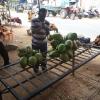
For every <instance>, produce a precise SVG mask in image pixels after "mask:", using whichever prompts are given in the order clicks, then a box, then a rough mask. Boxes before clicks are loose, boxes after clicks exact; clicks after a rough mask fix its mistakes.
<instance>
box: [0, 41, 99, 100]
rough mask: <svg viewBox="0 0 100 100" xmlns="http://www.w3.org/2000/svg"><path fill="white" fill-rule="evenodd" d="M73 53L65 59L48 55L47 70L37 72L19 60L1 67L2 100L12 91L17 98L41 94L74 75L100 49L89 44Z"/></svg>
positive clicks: (18, 99)
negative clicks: (3, 96)
mask: <svg viewBox="0 0 100 100" xmlns="http://www.w3.org/2000/svg"><path fill="white" fill-rule="evenodd" d="M67 43H68V41H67ZM60 46H61V44H60ZM59 48H60V47H59ZM72 55H73V56H72V57H71V59H69V60H65V61H63V60H62V59H60V58H59V57H54V58H53V56H52V58H50V57H49V56H48V57H47V70H45V71H40V72H39V73H37V74H35V73H34V72H33V68H32V67H31V66H30V65H27V66H26V67H25V68H23V67H21V66H20V63H19V60H18V61H16V63H13V64H10V65H7V66H4V67H1V68H0V82H1V84H2V87H1V88H0V100H2V95H3V94H5V93H10V94H11V95H13V96H14V97H15V98H16V99H17V100H29V99H31V98H32V97H35V96H37V95H39V94H41V93H42V92H43V91H44V90H45V91H46V89H48V88H49V87H51V86H52V85H54V84H56V83H57V82H58V81H60V80H62V79H63V78H64V77H67V76H68V75H69V74H71V73H72V74H73V75H74V74H75V71H76V70H77V69H79V68H80V67H82V66H83V65H84V64H86V63H87V62H89V61H91V60H92V59H94V58H95V57H96V56H98V55H100V50H99V49H98V48H94V47H93V46H92V45H90V44H88V45H85V46H79V47H78V48H77V49H76V50H72Z"/></svg>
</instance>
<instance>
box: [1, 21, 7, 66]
mask: <svg viewBox="0 0 100 100" xmlns="http://www.w3.org/2000/svg"><path fill="white" fill-rule="evenodd" d="M0 26H1V21H0ZM2 37H3V33H2V31H1V32H0V55H1V56H2V58H3V60H4V66H5V65H8V64H9V56H8V52H7V50H6V48H5V46H4V44H3V40H2V39H3V38H2Z"/></svg>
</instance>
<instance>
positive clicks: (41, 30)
mask: <svg viewBox="0 0 100 100" xmlns="http://www.w3.org/2000/svg"><path fill="white" fill-rule="evenodd" d="M46 14H47V10H46V9H45V8H41V9H40V10H39V13H38V18H35V19H32V21H31V31H32V48H33V49H35V50H38V51H40V52H41V53H42V54H43V56H44V60H43V62H42V63H41V67H42V70H43V71H44V70H46V69H47V66H46V64H47V62H46V54H47V36H48V35H49V33H50V29H49V25H50V24H49V22H48V21H47V20H45V18H46ZM33 69H34V72H36V73H37V72H39V65H38V64H37V65H36V66H35V67H34V68H33Z"/></svg>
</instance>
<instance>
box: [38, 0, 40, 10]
mask: <svg viewBox="0 0 100 100" xmlns="http://www.w3.org/2000/svg"><path fill="white" fill-rule="evenodd" d="M38 7H39V10H40V0H38Z"/></svg>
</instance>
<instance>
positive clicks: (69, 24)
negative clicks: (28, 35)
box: [11, 12, 100, 41]
mask: <svg viewBox="0 0 100 100" xmlns="http://www.w3.org/2000/svg"><path fill="white" fill-rule="evenodd" d="M11 15H12V16H19V17H20V18H21V19H22V23H23V24H22V25H23V26H25V27H27V28H29V27H30V22H28V19H27V13H16V12H11ZM46 19H47V20H48V21H50V22H51V23H54V24H55V25H56V26H57V27H58V29H59V32H60V33H61V34H62V35H63V36H64V35H66V34H67V33H69V32H76V33H78V35H81V36H85V37H90V38H91V41H93V40H94V39H95V38H96V36H97V35H99V34H100V19H97V18H95V19H88V18H83V19H76V20H71V19H61V18H60V17H59V16H58V17H52V16H51V17H47V18H46Z"/></svg>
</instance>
